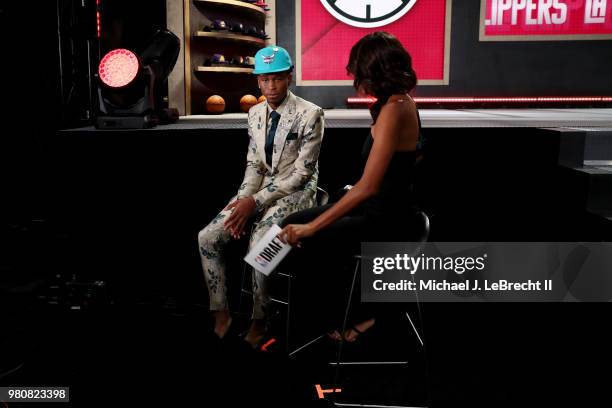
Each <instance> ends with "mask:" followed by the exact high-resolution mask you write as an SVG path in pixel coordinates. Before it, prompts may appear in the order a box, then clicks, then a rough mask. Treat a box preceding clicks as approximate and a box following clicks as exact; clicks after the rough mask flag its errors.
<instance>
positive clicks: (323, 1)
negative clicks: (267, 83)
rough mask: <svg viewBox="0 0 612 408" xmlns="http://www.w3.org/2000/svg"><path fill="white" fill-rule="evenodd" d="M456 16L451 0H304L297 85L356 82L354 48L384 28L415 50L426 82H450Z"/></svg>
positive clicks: (300, 7)
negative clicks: (351, 65)
mask: <svg viewBox="0 0 612 408" xmlns="http://www.w3.org/2000/svg"><path fill="white" fill-rule="evenodd" d="M450 15H451V0H298V1H296V36H295V38H296V48H297V50H296V51H297V52H296V62H297V64H296V74H297V84H298V85H300V86H309V85H313V86H320V85H352V83H353V81H352V78H350V77H349V76H348V75H347V73H346V68H345V67H346V64H347V62H348V58H349V53H350V51H351V47H352V46H353V45H354V44H355V43H356V42H357V41H359V39H360V38H361V37H363V36H364V35H366V34H368V33H371V32H373V31H379V30H380V31H387V32H389V33H391V34H393V35H395V36H396V37H397V38H398V39H399V40H400V41H401V42H402V44H403V45H404V47H406V49H407V50H408V52H410V55H411V56H412V63H413V66H414V69H415V71H416V73H417V77H418V79H419V84H420V85H447V84H448V76H449V72H448V67H449V53H450Z"/></svg>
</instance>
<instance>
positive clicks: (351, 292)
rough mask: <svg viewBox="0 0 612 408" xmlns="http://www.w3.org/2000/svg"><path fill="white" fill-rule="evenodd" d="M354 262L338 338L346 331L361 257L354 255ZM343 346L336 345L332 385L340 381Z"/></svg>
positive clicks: (342, 341) (341, 343)
mask: <svg viewBox="0 0 612 408" xmlns="http://www.w3.org/2000/svg"><path fill="white" fill-rule="evenodd" d="M355 258H356V260H357V261H356V262H355V270H354V271H353V281H352V282H351V289H350V291H349V297H348V302H347V304H346V311H345V312H344V319H343V321H342V331H341V332H340V336H341V337H342V338H344V337H343V336H344V332H345V331H346V326H347V324H348V317H349V313H350V311H351V303H352V302H353V293H354V292H355V281H356V280H357V273H358V271H359V265H360V264H361V256H359V255H356V256H355ZM343 344H344V340H341V341H340V344H339V345H338V358H337V360H336V372H335V374H334V384H338V380H339V379H340V361H341V360H342V346H343Z"/></svg>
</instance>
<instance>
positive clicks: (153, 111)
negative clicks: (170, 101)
mask: <svg viewBox="0 0 612 408" xmlns="http://www.w3.org/2000/svg"><path fill="white" fill-rule="evenodd" d="M179 50H180V41H179V39H178V37H177V36H176V35H174V34H173V33H172V32H170V31H168V30H159V31H158V32H157V33H155V35H154V36H153V38H152V39H151V40H150V41H149V43H148V45H147V46H146V47H145V48H144V50H143V51H142V52H141V53H140V55H139V56H138V55H136V54H135V53H134V52H132V51H130V50H127V49H123V48H118V49H114V50H112V51H110V52H109V53H107V54H106V55H105V56H104V57H103V58H102V60H101V61H100V64H99V66H98V79H99V80H98V103H99V113H98V116H97V118H96V127H97V128H99V129H142V128H151V127H154V126H156V125H157V124H158V123H161V124H164V123H171V122H173V121H176V120H177V119H178V111H177V110H176V109H168V108H164V101H163V86H164V84H165V83H166V80H167V79H168V76H169V75H170V72H172V69H173V68H174V65H175V64H176V60H177V58H178V54H179Z"/></svg>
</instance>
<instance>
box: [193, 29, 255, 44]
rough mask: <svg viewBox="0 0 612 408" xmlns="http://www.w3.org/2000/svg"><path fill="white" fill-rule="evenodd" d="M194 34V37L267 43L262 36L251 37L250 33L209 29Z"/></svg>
mask: <svg viewBox="0 0 612 408" xmlns="http://www.w3.org/2000/svg"><path fill="white" fill-rule="evenodd" d="M193 36H194V37H206V38H217V39H222V40H232V41H240V42H247V43H251V44H257V45H266V42H265V41H264V40H262V39H261V38H257V37H251V36H249V35H240V34H233V33H215V32H208V31H196V32H195V33H194V34H193Z"/></svg>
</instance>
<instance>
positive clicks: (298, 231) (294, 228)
mask: <svg viewBox="0 0 612 408" xmlns="http://www.w3.org/2000/svg"><path fill="white" fill-rule="evenodd" d="M315 232H316V231H315V229H314V227H313V226H312V225H310V224H289V225H287V226H286V227H285V228H283V230H282V231H281V232H279V233H278V235H277V236H278V239H280V240H281V241H282V242H283V243H285V244H289V245H291V246H298V247H299V246H300V239H302V238H308V237H311V236H313V235H314V234H315Z"/></svg>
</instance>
